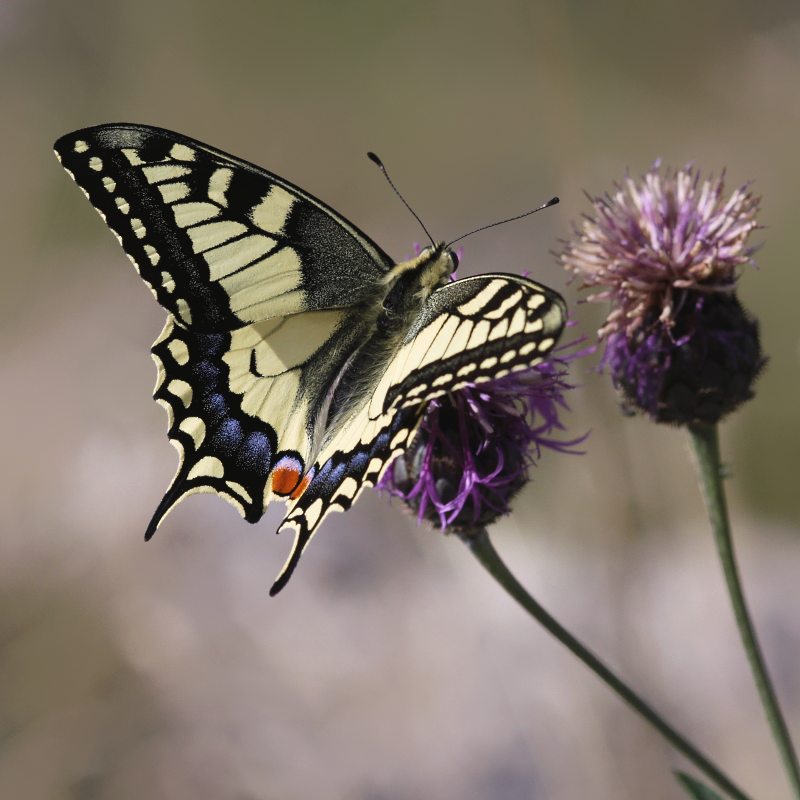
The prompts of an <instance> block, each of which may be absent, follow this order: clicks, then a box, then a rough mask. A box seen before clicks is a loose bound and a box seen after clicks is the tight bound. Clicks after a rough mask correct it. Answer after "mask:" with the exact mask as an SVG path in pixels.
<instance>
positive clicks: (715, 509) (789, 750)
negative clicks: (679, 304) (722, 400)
mask: <svg viewBox="0 0 800 800" xmlns="http://www.w3.org/2000/svg"><path fill="white" fill-rule="evenodd" d="M687 430H688V431H689V439H690V440H691V443H692V448H693V449H694V453H695V456H696V458H697V472H698V476H699V478H700V484H701V486H702V489H703V497H704V498H705V501H706V509H707V510H708V517H709V519H710V520H711V527H712V528H713V529H714V538H715V539H716V542H717V551H718V552H719V558H720V561H721V562H722V571H723V572H724V574H725V582H726V583H727V585H728V594H729V595H730V598H731V605H732V606H733V613H734V615H735V616H736V625H737V627H738V628H739V636H741V639H742V644H743V645H744V649H745V652H746V653H747V660H748V661H749V662H750V670H751V671H752V673H753V679H754V680H755V683H756V687H757V689H758V694H759V696H760V698H761V705H762V706H764V713H765V714H766V715H767V722H769V727H770V729H771V731H772V736H773V738H774V739H775V743H776V744H777V746H778V751H779V752H780V755H781V758H782V759H783V766H784V768H785V769H786V774H787V776H788V778H789V783H790V784H791V787H792V791H793V793H794V796H795V797H796V798H798V800H800V767H798V763H797V754H796V753H795V751H794V747H793V746H792V738H791V736H790V735H789V729H788V728H787V727H786V721H785V720H784V718H783V715H782V714H781V709H780V706H779V705H778V698H777V697H776V696H775V690H774V689H773V687H772V681H771V680H770V678H769V674H768V672H767V667H766V664H765V663H764V657H763V656H762V654H761V648H760V647H759V645H758V639H757V638H756V632H755V629H754V628H753V622H752V620H751V619H750V612H749V611H748V610H747V603H746V602H745V599H744V592H743V591H742V584H741V581H740V579H739V569H738V567H737V566H736V555H735V553H734V551H733V540H732V538H731V526H730V522H729V520H728V506H727V503H726V501H725V487H724V485H723V475H722V462H721V461H720V456H719V434H718V432H717V426H716V425H689V426H688V428H687Z"/></svg>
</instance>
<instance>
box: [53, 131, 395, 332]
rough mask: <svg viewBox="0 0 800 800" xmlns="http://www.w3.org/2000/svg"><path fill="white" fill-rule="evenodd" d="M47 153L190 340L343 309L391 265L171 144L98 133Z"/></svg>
mask: <svg viewBox="0 0 800 800" xmlns="http://www.w3.org/2000/svg"><path fill="white" fill-rule="evenodd" d="M55 150H56V154H57V155H58V157H59V159H60V160H61V163H62V165H63V166H64V167H65V169H66V170H67V171H68V172H69V173H70V175H71V176H72V177H73V178H74V180H75V181H76V182H77V183H78V185H79V186H80V187H81V188H82V189H83V191H84V192H85V193H86V195H87V197H88V198H89V200H90V202H91V203H92V204H93V205H94V206H95V208H96V209H97V210H98V211H99V213H100V214H101V215H102V216H103V218H104V220H105V221H106V223H107V224H108V226H109V227H110V228H111V229H112V231H113V232H114V233H115V234H116V235H117V237H118V238H119V240H120V242H121V244H122V246H123V248H124V249H125V252H126V253H127V254H128V256H129V257H130V259H131V260H132V261H133V263H134V264H135V265H136V267H137V269H138V270H139V274H140V275H141V276H142V278H143V279H144V281H145V282H146V283H147V284H148V286H149V287H150V288H151V290H152V292H153V294H154V295H155V296H156V299H157V300H158V302H159V303H160V304H161V305H162V306H164V308H166V309H167V310H168V311H169V312H170V313H172V314H173V315H174V316H175V317H176V319H177V320H178V321H179V322H180V323H181V324H182V325H184V326H187V327H191V328H192V329H194V330H197V331H203V332H207V333H213V332H221V331H228V330H233V329H235V328H238V327H241V326H242V325H243V324H248V323H252V322H258V321H260V320H263V319H268V318H271V317H277V316H284V315H286V314H294V313H298V312H301V311H306V310H310V309H321V308H341V307H347V306H352V305H355V304H357V303H360V302H363V301H365V300H369V299H371V296H372V295H371V293H372V291H373V287H374V286H375V285H376V284H377V283H379V282H380V280H381V278H382V277H383V276H384V275H385V274H386V273H387V272H388V271H389V270H390V269H391V268H392V266H393V262H392V260H391V259H390V258H389V257H388V256H387V255H386V254H385V253H383V251H382V250H381V249H380V248H379V247H378V246H377V245H376V244H375V243H374V242H372V241H371V240H370V239H369V238H368V237H367V236H365V235H364V234H363V233H362V232H361V231H359V230H358V229H357V228H356V227H355V226H354V225H352V224H351V223H350V222H348V221H347V220H346V219H344V218H343V217H341V216H340V215H339V214H337V213H336V212H335V211H333V210H332V209H331V208H329V207H328V206H327V205H325V204H324V203H322V202H321V201H319V200H317V199H316V198H314V197H313V196H311V195H309V194H307V193H306V192H304V191H302V190H301V189H299V188H298V187H296V186H294V185H293V184H291V183H289V182H288V181H285V180H284V179H282V178H280V177H278V176H277V175H273V174H272V173H270V172H267V171H266V170H263V169H261V168H260V167H257V166H255V165H253V164H249V163H248V162H246V161H243V160H241V159H238V158H235V157H233V156H230V155H228V154H226V153H224V152H222V151H220V150H216V149H214V148H211V147H209V146H208V145H204V144H202V143H201V142H198V141H195V140H194V139H190V138H188V137H185V136H181V135H180V134H176V133H173V132H171V131H166V130H162V129H159V128H152V127H149V126H144V125H127V124H118V125H100V126H97V127H93V128H86V129H84V130H80V131H76V132H74V133H71V134H68V135H66V136H63V137H62V138H61V139H59V140H58V141H57V142H56V144H55Z"/></svg>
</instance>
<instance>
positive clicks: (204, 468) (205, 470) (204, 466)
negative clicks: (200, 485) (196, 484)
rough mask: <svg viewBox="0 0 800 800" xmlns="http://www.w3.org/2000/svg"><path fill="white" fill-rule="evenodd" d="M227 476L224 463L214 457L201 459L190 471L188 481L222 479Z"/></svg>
mask: <svg viewBox="0 0 800 800" xmlns="http://www.w3.org/2000/svg"><path fill="white" fill-rule="evenodd" d="M223 475H225V467H224V466H223V465H222V462H221V461H220V460H219V459H218V458H216V457H214V456H205V457H204V458H201V459H200V460H199V461H198V462H197V463H196V464H195V465H194V466H193V467H192V468H191V470H190V471H189V474H188V475H187V476H186V477H187V479H188V480H191V479H192V478H201V477H204V476H209V477H211V478H221V477H222V476H223Z"/></svg>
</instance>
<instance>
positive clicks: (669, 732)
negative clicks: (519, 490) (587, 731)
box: [457, 529, 750, 800]
mask: <svg viewBox="0 0 800 800" xmlns="http://www.w3.org/2000/svg"><path fill="white" fill-rule="evenodd" d="M457 535H458V536H459V538H460V539H461V540H462V541H463V542H464V543H465V544H466V545H467V546H468V547H469V548H470V550H472V552H473V554H474V555H475V557H476V558H477V559H478V561H480V562H481V564H482V565H483V566H484V567H485V568H486V570H487V572H489V574H490V575H491V576H492V577H493V578H494V579H495V580H496V581H497V582H498V583H499V584H500V585H501V586H502V587H503V588H504V589H505V590H506V592H508V594H509V595H511V597H513V598H514V599H515V600H516V601H517V602H518V603H519V604H520V605H521V606H522V607H523V608H524V609H525V610H526V611H527V612H528V613H529V614H530V615H531V616H532V617H533V618H534V619H535V620H536V621H537V622H539V623H540V624H541V625H542V626H543V627H544V628H545V629H546V630H547V631H548V632H550V633H552V634H553V636H555V637H556V639H558V641H559V642H561V644H563V645H565V646H566V648H567V649H568V650H569V651H570V652H571V653H573V654H574V655H576V656H577V657H578V658H579V659H580V660H581V661H583V663H584V664H586V666H587V667H589V669H590V670H592V672H594V673H595V675H597V676H598V677H599V678H600V679H601V680H603V681H605V683H606V684H607V685H608V686H610V687H611V689H613V690H614V691H615V692H616V693H617V694H618V695H619V696H620V697H621V698H622V699H623V700H624V701H625V702H626V703H628V705H629V706H631V708H633V710H634V711H636V712H637V713H638V714H639V715H640V716H641V717H644V719H646V720H647V721H648V722H649V723H650V724H651V725H652V726H653V727H654V728H655V729H656V730H657V731H658V732H659V733H660V734H661V735H662V736H663V737H664V738H665V739H666V740H667V741H668V742H669V743H670V744H671V745H672V746H673V747H674V748H675V749H676V750H678V751H679V752H680V753H682V754H683V755H684V756H686V758H687V759H689V761H691V762H692V764H694V765H695V766H696V767H697V768H698V769H699V770H701V771H702V772H703V774H704V775H705V776H706V777H707V778H709V779H710V780H712V781H713V782H714V783H716V784H717V786H719V788H720V789H722V790H723V791H724V792H727V794H728V795H730V796H731V797H733V798H735V800H750V798H749V797H748V795H746V794H745V793H744V792H743V791H742V790H741V789H740V788H739V787H738V786H736V784H735V783H733V781H731V780H730V778H728V776H727V775H725V773H724V772H722V771H721V770H720V769H718V768H717V767H716V766H715V765H714V764H713V762H711V761H710V760H709V759H708V758H706V756H704V755H703V754H702V753H701V752H700V751H699V750H698V749H697V748H696V747H695V746H694V745H693V744H692V743H691V742H690V741H689V740H688V739H686V738H685V737H683V736H681V734H680V733H678V732H677V731H676V730H675V729H674V728H673V727H672V726H671V725H669V724H668V723H667V722H665V721H664V720H663V719H662V718H661V717H660V716H659V715H658V713H657V712H656V711H655V710H654V709H653V708H651V707H650V706H649V705H648V704H647V703H646V702H645V701H644V700H643V699H642V698H641V697H639V695H638V694H636V692H634V691H633V689H631V688H630V687H629V686H628V685H627V684H626V683H624V682H623V681H622V680H621V679H620V678H618V677H617V676H616V675H615V674H614V673H613V672H612V671H611V670H610V669H609V668H608V667H607V666H606V665H605V664H604V663H603V662H602V661H601V660H600V659H599V658H598V657H597V656H596V655H595V654H594V653H592V651H591V650H589V649H588V648H587V647H586V646H585V645H583V644H582V643H581V642H579V641H578V640H577V639H576V638H575V637H574V636H573V635H572V634H571V633H570V632H569V631H568V630H567V629H566V628H565V627H564V626H563V625H561V624H560V623H559V622H557V621H556V620H555V619H553V617H552V616H550V614H549V613H548V612H547V611H545V609H544V608H542V606H540V605H539V603H537V602H536V600H534V599H533V597H531V596H530V595H529V594H528V592H527V591H526V590H525V588H524V587H523V586H522V584H521V583H520V582H519V581H518V580H517V579H516V578H515V577H514V575H513V574H512V573H511V571H510V570H509V569H508V567H507V566H506V565H505V563H504V562H503V560H502V559H501V558H500V556H499V555H498V553H497V551H496V550H495V549H494V546H493V545H492V542H491V540H490V539H489V534H488V533H487V532H486V530H485V529H480V530H477V531H472V532H470V533H458V534H457Z"/></svg>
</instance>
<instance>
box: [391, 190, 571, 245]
mask: <svg viewBox="0 0 800 800" xmlns="http://www.w3.org/2000/svg"><path fill="white" fill-rule="evenodd" d="M387 177H388V176H387ZM395 191H397V190H396V189H395ZM558 202H560V201H559V199H558V198H557V197H554V198H553V199H552V200H548V201H547V202H546V203H545V204H544V205H543V206H539V208H534V209H533V211H526V212H525V213H524V214H520V215H519V216H518V217H509V218H508V219H501V220H500V222H493V223H492V224H491V225H484V226H483V227H482V228H475V230H474V231H470V232H469V233H465V234H464V235H463V236H459V237H458V239H453V241H452V242H450V244H448V245H447V246H448V247H450V246H451V245H454V244H455V243H456V242H460V241H461V240H462V239H466V238H467V236H472V234H473V233H477V232H478V231H485V230H486V229H487V228H494V227H495V226H496V225H505V224H506V222H513V221H514V220H515V219H522V218H523V217H529V216H530V215H531V214H535V213H536V212H537V211H541V210H542V209H543V208H550V206H554V205H555V204H556V203H558ZM411 213H412V214H413V213H414V212H413V211H412V212H411Z"/></svg>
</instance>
